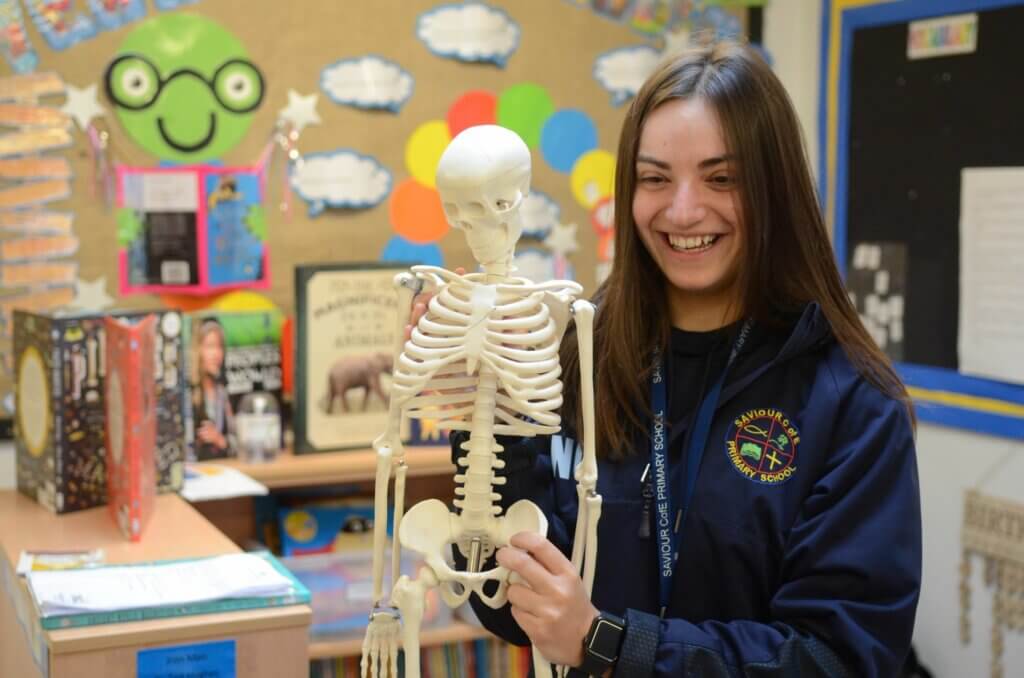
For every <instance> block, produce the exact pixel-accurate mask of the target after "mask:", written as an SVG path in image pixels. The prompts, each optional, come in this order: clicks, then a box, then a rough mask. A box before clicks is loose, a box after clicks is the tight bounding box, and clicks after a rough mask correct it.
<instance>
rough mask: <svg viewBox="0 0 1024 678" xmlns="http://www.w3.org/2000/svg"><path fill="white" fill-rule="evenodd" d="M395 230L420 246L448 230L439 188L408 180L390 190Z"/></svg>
mask: <svg viewBox="0 0 1024 678" xmlns="http://www.w3.org/2000/svg"><path fill="white" fill-rule="evenodd" d="M388 206H389V212H390V215H391V227H392V228H393V229H394V231H395V233H397V234H398V235H400V236H402V237H403V238H405V239H406V240H408V241H410V242H414V243H417V244H420V245H425V244H427V243H432V242H437V241H438V240H440V239H441V238H443V237H444V235H445V234H446V233H447V232H448V220H447V219H445V216H444V210H443V209H441V196H440V195H438V193H437V191H435V190H434V189H432V188H428V187H426V186H424V185H423V184H421V183H419V182H417V181H416V180H415V179H406V180H405V181H403V182H402V183H400V184H398V186H396V187H395V190H393V191H392V192H391V198H390V201H389V203H388Z"/></svg>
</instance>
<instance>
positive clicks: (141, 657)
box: [135, 640, 235, 678]
mask: <svg viewBox="0 0 1024 678" xmlns="http://www.w3.org/2000/svg"><path fill="white" fill-rule="evenodd" d="M135 670H136V674H137V675H138V678H171V676H203V677H204V678H235V641H233V640H221V641H217V642H213V643H197V644H194V645H175V646H173V647H160V648H156V649H153V650H139V654H138V660H137V663H136V667H135Z"/></svg>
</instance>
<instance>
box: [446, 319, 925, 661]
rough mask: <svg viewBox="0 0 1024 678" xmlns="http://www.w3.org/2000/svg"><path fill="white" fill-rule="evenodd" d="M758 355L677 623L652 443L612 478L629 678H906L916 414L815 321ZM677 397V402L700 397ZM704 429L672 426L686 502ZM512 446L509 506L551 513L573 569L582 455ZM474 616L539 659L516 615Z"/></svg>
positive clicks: (609, 590) (726, 441) (554, 439)
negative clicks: (659, 541)
mask: <svg viewBox="0 0 1024 678" xmlns="http://www.w3.org/2000/svg"><path fill="white" fill-rule="evenodd" d="M747 344H748V346H747V347H746V348H745V350H744V351H743V352H742V353H741V354H740V356H739V357H738V359H737V361H736V363H735V364H734V366H733V368H732V369H731V370H730V371H729V375H728V378H727V380H726V382H725V388H724V389H723V391H722V395H721V398H720V400H719V403H718V407H717V410H716V413H715V416H714V419H713V423H712V426H711V431H710V435H709V437H708V442H707V445H706V447H705V450H704V454H703V457H702V461H701V466H700V470H699V473H698V476H697V481H696V489H695V491H694V494H693V499H692V502H691V505H690V507H689V511H688V513H687V517H686V519H685V522H684V524H683V525H682V529H681V533H682V549H681V552H680V555H679V561H678V564H677V566H676V574H675V577H674V580H673V590H672V598H671V603H670V605H669V607H668V610H667V613H666V614H665V617H664V619H660V620H659V618H658V616H657V615H658V611H659V577H658V565H657V559H656V553H655V550H656V546H655V544H656V540H655V539H653V538H651V537H647V538H644V537H643V536H642V534H641V533H642V532H643V530H642V529H641V522H642V520H643V518H642V515H643V503H644V501H643V494H642V493H643V489H644V486H643V484H642V483H641V480H640V478H641V475H642V474H643V471H644V467H645V466H646V465H647V463H648V461H649V459H650V455H649V448H648V443H647V439H646V438H645V439H643V440H641V441H639V444H638V448H637V450H636V453H635V454H632V455H630V456H628V457H627V458H626V459H625V460H624V461H620V462H611V461H604V460H602V461H600V462H599V470H598V474H599V479H598V493H599V494H600V495H601V496H602V498H603V505H602V512H601V518H600V523H599V528H598V529H599V539H598V562H597V570H596V577H595V582H594V590H593V595H592V599H593V603H594V605H595V606H596V607H597V608H598V609H601V610H605V611H608V612H611V613H614V614H618V615H620V616H625V617H626V618H627V621H628V629H627V632H626V636H625V640H624V642H623V646H622V650H621V652H620V658H619V661H618V663H617V665H616V670H615V675H616V676H632V675H657V676H690V675H693V676H702V677H704V678H712V677H718V676H722V677H725V676H758V677H767V676H778V677H782V676H786V677H789V676H792V677H796V676H800V677H802V678H803V677H807V676H856V677H857V678H891V677H893V676H896V675H898V673H899V669H900V667H901V665H902V663H903V661H904V658H905V656H906V654H907V652H908V650H909V647H910V640H911V636H912V632H913V626H914V614H915V610H916V607H917V600H918V593H919V589H920V581H921V515H920V500H919V490H918V476H917V465H916V459H915V449H914V439H913V431H912V424H911V421H910V418H909V415H908V413H907V412H906V410H905V408H904V406H903V405H902V404H901V403H900V402H897V401H895V400H893V399H892V398H890V397H888V396H886V395H884V394H883V393H881V392H880V391H879V390H878V389H876V388H875V387H873V386H872V385H870V384H869V383H868V382H867V381H865V380H864V378H863V377H861V376H860V374H858V373H857V371H856V370H855V369H854V368H853V366H852V365H851V364H850V362H849V360H848V359H847V357H846V355H845V354H844V352H843V351H842V349H841V348H840V347H839V346H838V344H836V342H835V340H834V339H833V338H832V335H831V332H830V330H829V328H828V325H827V321H826V320H825V318H824V316H823V315H822V314H821V312H820V310H819V309H818V308H817V306H816V305H814V304H811V305H809V306H808V307H807V308H806V309H805V311H804V312H803V314H802V315H801V316H799V318H794V319H793V322H791V323H790V325H789V327H787V328H786V329H785V330H783V331H781V332H778V331H768V330H763V329H761V330H760V331H755V332H754V334H753V335H752V336H751V339H750V340H748V342H747ZM724 353H727V351H725V352H724ZM723 355H724V354H723ZM719 361H720V363H721V364H722V365H723V366H724V362H725V358H724V357H720V358H719ZM718 371H719V372H720V368H718ZM670 374H671V373H670ZM668 388H669V389H670V398H672V397H673V396H672V395H671V394H673V393H678V392H679V390H680V389H686V388H690V389H691V390H693V389H695V385H692V384H691V385H689V386H687V385H683V384H673V383H672V382H671V380H670V382H669V384H668ZM675 409H676V408H670V411H674V410H675ZM692 418H693V414H692V408H691V409H690V412H688V413H686V414H681V415H680V418H679V419H678V420H676V421H671V422H670V434H669V455H670V464H671V483H672V487H673V489H675V488H681V487H682V483H683V479H682V475H683V463H681V456H682V448H683V445H682V441H683V440H684V439H685V438H686V433H687V430H688V428H689V427H690V425H691V419H692ZM563 423H564V422H563ZM455 438H456V437H455V436H453V439H455ZM456 442H457V440H456ZM502 443H503V444H504V445H505V452H504V454H503V455H502V457H503V459H504V460H505V461H506V463H507V464H508V465H507V467H506V474H507V478H508V482H507V484H506V485H505V486H503V487H497V488H496V489H497V490H499V491H500V492H501V494H502V504H503V505H504V506H506V507H507V506H509V505H511V504H512V503H513V502H514V501H516V500H518V499H523V498H526V499H530V500H532V501H533V502H535V503H536V504H538V505H539V506H540V507H541V509H542V510H543V511H544V512H545V514H546V515H547V517H548V521H549V523H550V526H549V531H548V538H549V539H550V540H551V541H552V542H553V543H554V544H555V545H556V546H558V547H559V548H560V549H561V550H562V551H563V552H564V553H565V554H566V555H567V556H568V554H569V553H570V551H571V547H572V539H573V528H574V526H575V523H576V510H577V498H576V487H575V485H576V484H575V481H574V480H573V479H572V478H573V476H572V468H571V467H572V464H573V462H575V461H578V450H577V449H576V444H575V443H574V442H573V441H572V440H571V438H569V437H568V436H551V437H538V438H528V439H519V440H503V441H502ZM453 449H457V445H454V446H453ZM574 457H575V459H574ZM471 603H472V605H473V609H474V611H475V612H476V613H477V615H478V616H479V617H480V619H481V621H482V622H483V623H484V625H485V626H486V627H487V628H488V629H490V630H491V631H492V632H494V633H496V634H497V635H499V636H501V637H503V638H505V639H506V640H508V641H510V642H513V643H516V644H520V645H525V644H527V643H528V642H529V641H528V639H527V637H526V635H525V634H524V633H523V632H522V630H521V629H519V627H518V625H517V624H516V623H515V621H514V620H513V619H512V616H511V614H510V613H509V609H508V606H507V605H506V606H505V607H504V608H502V609H499V610H493V609H491V608H488V607H487V606H485V605H484V604H482V603H481V602H480V601H479V600H478V599H477V598H476V596H473V597H472V599H471Z"/></svg>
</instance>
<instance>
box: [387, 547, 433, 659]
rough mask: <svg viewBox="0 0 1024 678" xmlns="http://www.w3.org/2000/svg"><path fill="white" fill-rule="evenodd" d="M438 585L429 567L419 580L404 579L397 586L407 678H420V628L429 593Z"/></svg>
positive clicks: (396, 596) (396, 600)
mask: <svg viewBox="0 0 1024 678" xmlns="http://www.w3.org/2000/svg"><path fill="white" fill-rule="evenodd" d="M437 585H438V579H437V577H436V576H435V575H434V571H433V570H431V569H430V567H428V566H424V567H422V568H420V572H419V578H418V579H409V578H408V577H402V578H401V579H399V580H398V583H397V584H395V591H394V601H395V605H397V606H398V609H399V610H401V612H402V649H403V650H404V652H405V678H420V626H421V625H422V623H423V609H424V605H425V600H426V597H427V591H428V590H429V589H432V588H435V587H436V586H437ZM394 678H397V675H396V676H394Z"/></svg>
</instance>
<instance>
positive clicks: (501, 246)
mask: <svg viewBox="0 0 1024 678" xmlns="http://www.w3.org/2000/svg"><path fill="white" fill-rule="evenodd" d="M529 184H530V151H529V149H528V148H527V147H526V145H525V144H524V143H523V142H522V140H521V139H520V138H519V137H518V136H517V135H516V134H515V133H513V132H511V131H509V130H506V129H504V128H502V127H498V126H494V125H483V126H479V127H471V128H469V129H467V130H465V131H463V132H462V133H461V134H459V135H458V136H457V137H456V138H455V139H454V140H452V142H451V144H449V146H448V148H447V149H446V150H445V152H444V154H443V155H442V157H441V160H440V163H439V165H438V169H437V188H438V191H439V192H440V194H441V200H442V202H443V204H444V210H445V214H446V216H447V218H448V221H449V223H450V224H451V225H452V227H454V228H458V229H461V230H462V231H464V232H465V234H466V239H467V241H468V243H469V246H470V249H471V250H472V252H473V256H474V257H475V258H476V260H477V261H478V262H479V264H480V267H481V269H482V273H473V274H469V275H459V274H457V273H453V272H451V271H447V270H445V269H442V268H438V267H435V266H414V267H413V268H412V272H413V274H414V275H413V274H409V273H403V274H400V275H399V276H397V277H396V278H395V285H396V288H397V289H398V291H399V308H401V309H409V308H410V307H411V305H412V299H413V296H414V295H415V294H416V292H417V291H418V289H419V288H420V287H421V286H423V285H425V286H426V288H427V290H428V291H431V292H433V296H432V298H431V300H430V303H429V305H428V308H427V311H426V313H425V314H424V315H423V316H422V317H421V318H420V319H419V321H418V322H417V325H416V327H415V328H413V330H412V335H411V337H410V339H409V340H408V341H406V342H405V343H404V347H403V346H402V344H401V339H399V345H398V347H397V348H396V351H395V355H396V358H395V363H394V372H393V375H392V382H391V398H390V406H389V410H388V424H387V430H386V431H385V432H384V433H383V434H382V435H381V436H380V437H379V438H377V440H376V441H375V442H374V444H373V446H374V449H375V450H376V452H377V475H376V487H375V493H376V495H375V503H374V534H373V610H372V612H371V613H370V623H369V627H368V628H367V630H366V638H365V640H364V641H363V655H362V661H361V669H362V675H363V677H364V678H366V677H367V676H368V675H369V676H371V677H373V678H376V676H378V674H381V675H386V674H387V673H388V670H389V669H390V673H391V675H392V676H394V677H395V678H397V675H398V672H397V657H398V648H399V644H401V646H402V647H403V649H404V650H405V675H406V676H407V678H419V676H420V667H419V659H420V645H419V633H420V624H421V622H422V619H423V610H424V599H425V596H426V594H427V591H428V590H429V589H432V588H434V587H439V588H440V594H441V598H442V600H444V602H445V603H446V604H447V605H449V606H450V607H455V606H457V605H460V604H462V603H463V602H465V601H466V599H467V598H469V596H470V594H472V593H476V594H477V595H478V596H479V597H480V599H481V600H483V601H484V602H485V603H486V604H487V605H490V606H491V607H493V608H499V607H501V606H502V605H504V604H505V602H506V600H507V595H506V594H507V590H508V585H509V583H513V582H510V574H511V573H510V571H509V570H508V569H506V568H504V567H500V566H499V567H495V568H492V569H489V570H486V571H481V567H482V566H483V564H484V563H485V561H486V560H487V558H489V557H490V556H491V555H492V554H493V553H494V552H495V550H496V549H498V548H501V547H503V546H506V545H507V544H508V543H509V539H510V538H511V537H512V535H514V534H516V533H518V532H523V531H529V532H534V533H537V534H540V535H541V536H546V534H547V519H546V518H545V517H544V514H543V513H542V512H541V510H540V508H539V507H537V505H535V504H534V503H533V502H530V501H529V500H525V499H523V500H520V501H517V502H516V503H515V504H513V505H512V506H511V507H509V510H508V512H507V513H505V514H504V515H502V508H501V506H500V505H499V504H498V500H499V499H500V498H501V495H500V494H499V493H498V492H497V487H496V486H500V485H502V484H504V482H505V480H504V478H497V477H496V476H495V473H494V472H495V470H496V469H501V468H503V467H504V466H505V462H503V461H501V460H500V459H499V458H498V454H499V453H501V452H502V447H501V445H499V444H498V443H497V442H496V440H495V438H494V436H495V435H512V436H534V435H537V434H551V433H556V432H558V431H559V424H560V418H559V414H558V409H559V407H560V406H561V404H562V382H561V380H560V378H559V377H560V376H561V367H560V363H559V352H558V348H559V343H560V342H561V338H562V332H563V331H564V329H565V325H566V322H567V320H568V316H569V312H570V311H571V312H572V313H573V315H574V316H575V320H576V329H577V336H578V338H579V355H580V361H579V362H580V370H581V390H582V393H581V394H580V402H581V403H582V404H583V431H582V440H583V459H582V461H581V463H580V465H579V466H578V467H577V469H576V481H577V492H578V494H579V500H580V501H579V506H580V508H579V512H578V517H577V523H576V535H575V540H574V543H573V552H572V562H573V565H574V566H575V567H576V570H577V572H581V574H582V577H583V581H584V584H585V586H586V590H587V593H588V595H589V593H590V591H591V589H592V586H593V581H594V563H595V562H596V558H597V523H598V519H599V517H600V513H601V497H600V495H598V494H597V493H596V487H597V462H596V460H595V455H594V442H593V441H594V435H593V429H594V413H593V406H594V393H593V378H592V372H593V367H592V365H593V348H592V347H593V318H594V307H593V306H592V305H591V304H590V303H589V302H587V301H585V300H577V299H576V297H577V296H578V295H579V294H581V293H582V287H580V286H579V285H578V284H576V283H574V282H571V281H550V282H546V283H543V284H534V283H532V282H531V281H529V280H526V279H523V278H514V277H509V273H510V271H511V270H512V255H513V252H514V249H515V243H516V241H517V240H518V239H519V235H520V232H521V229H522V227H521V224H520V221H519V214H518V213H519V208H520V205H521V204H522V201H523V199H524V198H525V197H526V194H527V192H528V191H529ZM407 320H408V315H405V316H402V317H400V318H399V323H398V329H399V331H398V334H399V337H402V336H403V335H404V327H405V324H406V322H407ZM403 413H404V414H406V415H408V416H410V417H413V418H429V419H439V420H440V422H439V425H440V427H441V428H447V429H451V430H462V431H469V432H470V437H469V440H468V441H467V442H466V443H464V444H463V445H462V449H463V451H464V452H465V454H464V455H463V456H462V457H461V458H460V459H459V461H458V465H459V467H461V468H460V471H461V472H460V473H458V474H457V475H456V476H455V482H456V485H457V487H456V489H455V494H456V496H457V497H458V498H457V499H455V501H454V503H455V505H456V507H458V508H460V509H461V512H460V513H452V512H450V511H449V510H448V507H447V506H446V505H445V504H444V502H442V501H439V500H437V499H428V500H426V501H422V502H420V503H418V504H416V505H415V506H413V507H412V508H411V509H410V510H409V512H408V513H405V514H404V515H403V507H404V494H405V474H406V464H405V461H404V459H403V457H404V451H403V449H402V444H401V440H400V435H399V429H400V424H401V420H402V415H403ZM393 466H394V467H395V507H394V511H395V514H394V530H395V534H396V535H397V538H396V539H395V540H394V542H393V550H392V554H391V572H392V577H391V581H392V582H393V587H392V589H391V596H390V600H386V599H385V598H384V596H383V590H382V589H383V587H382V584H383V576H384V558H385V555H384V550H385V541H386V534H385V527H386V523H387V520H386V516H387V510H388V503H387V497H388V482H389V481H390V478H391V470H392V467H393ZM451 544H455V545H456V546H457V548H458V549H459V552H460V553H461V554H462V555H463V556H465V558H466V559H467V565H466V570H465V571H464V572H460V571H456V570H454V569H452V567H451V566H450V565H449V564H448V562H447V561H446V558H445V554H446V553H447V552H448V549H450V548H451V546H450V545H451ZM402 547H405V548H407V549H411V550H412V551H415V552H416V553H418V554H420V555H421V556H422V557H423V559H424V561H425V565H424V566H423V567H422V568H421V569H420V571H419V573H418V575H417V577H416V578H415V579H411V578H409V577H408V576H401V577H400V576H399V564H400V551H401V548H402ZM488 581H497V582H498V588H497V591H496V593H494V595H490V596H489V595H487V594H486V593H484V584H485V583H486V582H488ZM533 662H534V669H535V671H536V674H537V675H538V676H550V675H551V671H550V665H549V664H548V663H547V661H546V660H544V658H543V657H541V656H540V654H539V653H538V652H537V651H536V649H534V653H533ZM559 670H560V672H561V671H562V670H563V669H559Z"/></svg>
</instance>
